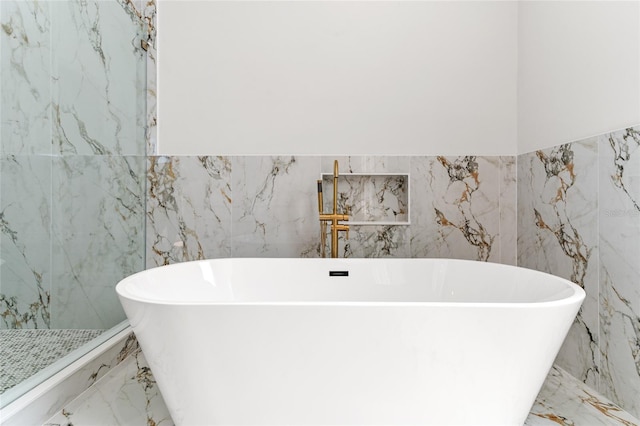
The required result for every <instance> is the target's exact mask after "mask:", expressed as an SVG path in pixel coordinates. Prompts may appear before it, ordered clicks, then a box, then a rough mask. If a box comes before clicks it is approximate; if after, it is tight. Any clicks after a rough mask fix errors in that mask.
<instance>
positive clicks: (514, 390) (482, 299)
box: [117, 259, 585, 426]
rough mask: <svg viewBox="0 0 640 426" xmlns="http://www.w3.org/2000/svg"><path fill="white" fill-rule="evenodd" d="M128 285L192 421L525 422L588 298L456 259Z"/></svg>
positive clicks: (178, 277) (303, 266) (222, 268)
mask: <svg viewBox="0 0 640 426" xmlns="http://www.w3.org/2000/svg"><path fill="white" fill-rule="evenodd" d="M332 271H334V272H337V274H335V275H338V276H330V275H331V272H332ZM347 271H348V276H340V275H343V274H344V275H346V272H347ZM117 292H118V294H119V296H120V300H121V302H122V305H123V306H124V309H125V311H126V313H127V316H128V318H129V321H130V323H131V326H132V327H133V330H134V331H135V334H136V336H137V337H138V340H139V342H140V345H141V347H142V350H143V352H144V354H145V357H146V358H147V360H148V362H149V365H150V366H151V369H152V371H153V374H154V376H155V378H156V380H157V382H158V386H159V387H160V390H161V392H162V395H163V397H164V399H165V401H166V403H167V406H168V408H169V411H170V413H171V416H172V417H173V420H174V422H175V423H176V424H177V425H188V426H195V425H278V426H283V425H394V426H399V425H484V424H490V425H521V424H523V422H524V420H525V418H526V417H527V414H528V412H529V410H530V408H531V405H532V404H533V402H534V399H535V397H536V395H537V393H538V391H539V390H540V387H541V386H542V383H543V381H544V379H545V377H546V374H547V372H548V370H549V368H550V367H551V364H552V362H553V360H554V358H555V356H556V354H557V352H558V350H559V348H560V345H561V344H562V341H563V340H564V338H565V335H566V333H567V331H568V329H569V327H570V325H571V323H572V321H573V319H574V317H575V315H576V313H577V312H578V309H579V307H580V304H581V303H582V300H583V299H584V295H585V294H584V291H583V290H582V289H581V288H580V287H578V286H576V285H575V284H572V283H570V282H569V281H566V280H564V279H561V278H558V277H555V276H552V275H547V274H544V273H541V272H536V271H532V270H528V269H522V268H516V267H511V266H504V265H498V264H490V263H481V262H472V261H461V260H445V259H375V260H371V259H218V260H207V261H199V262H188V263H182V264H176V265H172V266H164V267H161V268H155V269H150V270H148V271H144V272H141V273H138V274H136V275H133V276H130V277H128V278H126V279H124V280H123V281H121V282H120V283H119V284H118V286H117Z"/></svg>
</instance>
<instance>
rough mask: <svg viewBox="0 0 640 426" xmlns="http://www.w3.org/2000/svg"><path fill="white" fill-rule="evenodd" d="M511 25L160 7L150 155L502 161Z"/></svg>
mask: <svg viewBox="0 0 640 426" xmlns="http://www.w3.org/2000/svg"><path fill="white" fill-rule="evenodd" d="M517 14H518V6H517V3H516V2H489V1H471V2H459V1H426V2H422V1H418V2H393V1H382V2H380V1H371V2H369V1H361V2H346V1H345V2H343V1H335V2H333V1H326V2H317V1H310V2H281V1H268V2H230V1H215V2H213V1H189V0H186V1H185V0H183V1H171V0H161V1H160V3H159V8H158V16H159V22H158V28H159V37H158V43H159V45H158V46H159V71H158V73H159V90H158V93H159V121H158V123H159V126H158V135H159V153H160V154H167V155H179V154H185V155H186V154H189V155H194V154H200V155H203V154H225V155H242V154H325V155H338V154H343V155H345V154H351V155H355V154H379V155H383V154H384V155H392V154H401V155H433V154H449V155H456V154H470V153H475V154H479V155H499V154H503V155H509V154H515V151H516V137H517V129H516V124H517V114H516V112H517V111H516V107H517V97H516V95H517V92H516V90H517V73H516V66H517V23H518V17H517Z"/></svg>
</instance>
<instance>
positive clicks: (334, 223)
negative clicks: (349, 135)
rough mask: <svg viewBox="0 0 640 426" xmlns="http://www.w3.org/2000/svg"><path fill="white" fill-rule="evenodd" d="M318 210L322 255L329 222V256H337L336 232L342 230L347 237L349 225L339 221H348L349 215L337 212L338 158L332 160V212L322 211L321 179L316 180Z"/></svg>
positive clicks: (323, 255)
mask: <svg viewBox="0 0 640 426" xmlns="http://www.w3.org/2000/svg"><path fill="white" fill-rule="evenodd" d="M318 211H319V213H320V229H321V247H322V249H321V250H322V252H321V255H322V257H325V251H324V250H325V249H324V247H325V243H326V240H327V223H329V222H330V223H331V257H338V232H340V231H344V232H346V233H347V239H349V225H345V224H342V223H340V222H341V221H348V220H349V215H347V214H339V213H338V160H335V161H334V162H333V213H329V214H326V213H324V206H323V202H322V180H319V181H318Z"/></svg>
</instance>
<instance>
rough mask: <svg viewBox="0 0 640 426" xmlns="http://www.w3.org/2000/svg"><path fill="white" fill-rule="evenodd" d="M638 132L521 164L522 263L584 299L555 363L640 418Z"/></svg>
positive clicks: (566, 147) (522, 159) (541, 154)
mask: <svg viewBox="0 0 640 426" xmlns="http://www.w3.org/2000/svg"><path fill="white" fill-rule="evenodd" d="M639 146H640V128H638V127H636V128H630V129H625V130H620V131H616V132H612V133H607V134H605V135H602V136H599V137H594V138H590V139H585V140H582V141H577V142H573V143H569V144H563V145H560V146H556V147H553V148H550V149H545V150H540V151H536V152H532V153H528V154H524V155H520V156H519V157H518V240H517V244H518V264H519V265H520V266H525V267H529V268H533V269H539V270H543V271H546V272H549V273H552V274H555V275H559V276H562V277H565V278H567V279H570V280H572V281H574V282H576V283H578V284H579V285H581V286H582V287H583V288H584V289H585V291H586V292H587V298H586V299H585V302H584V304H583V306H582V308H581V310H580V313H579V314H578V317H577V319H576V321H575V323H574V325H573V327H572V329H571V331H570V332H569V336H568V337H567V340H566V341H565V344H564V346H563V348H562V350H561V352H560V355H559V356H558V359H557V362H558V364H559V365H560V366H562V367H564V368H565V369H566V370H567V371H569V372H570V373H571V374H573V375H574V376H575V377H577V378H578V379H580V380H582V381H583V382H585V383H587V384H588V385H590V386H592V387H593V388H595V389H598V390H599V391H600V392H602V393H603V394H604V395H606V396H607V397H609V398H611V399H612V400H613V401H614V402H616V403H617V404H619V405H621V406H622V407H623V408H625V409H626V410H627V411H629V412H630V413H631V414H633V415H635V416H640V400H639V399H638V397H637V396H638V395H639V394H640V263H638V259H640V207H639V200H640V150H638V147H639Z"/></svg>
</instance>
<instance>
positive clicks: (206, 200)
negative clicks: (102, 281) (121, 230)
mask: <svg viewBox="0 0 640 426" xmlns="http://www.w3.org/2000/svg"><path fill="white" fill-rule="evenodd" d="M231 203H232V190H231V159H230V158H229V157H187V156H185V157H162V156H152V157H149V158H148V160H147V249H146V250H147V266H148V267H153V266H161V265H168V264H171V263H176V262H184V261H189V260H199V259H208V258H216V257H229V256H230V255H231V229H232V226H231V207H232V204H231Z"/></svg>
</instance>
